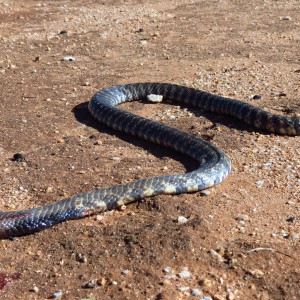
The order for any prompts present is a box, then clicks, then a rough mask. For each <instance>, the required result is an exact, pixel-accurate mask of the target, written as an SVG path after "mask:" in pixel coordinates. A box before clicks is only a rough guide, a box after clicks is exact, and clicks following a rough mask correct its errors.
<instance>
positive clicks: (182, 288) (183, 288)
mask: <svg viewBox="0 0 300 300" xmlns="http://www.w3.org/2000/svg"><path fill="white" fill-rule="evenodd" d="M177 289H178V291H180V292H186V291H188V290H189V289H190V288H189V287H188V286H182V287H179V288H177Z"/></svg>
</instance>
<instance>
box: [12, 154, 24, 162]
mask: <svg viewBox="0 0 300 300" xmlns="http://www.w3.org/2000/svg"><path fill="white" fill-rule="evenodd" d="M12 161H17V162H24V161H26V157H25V155H24V154H22V153H15V154H14V155H13V158H12Z"/></svg>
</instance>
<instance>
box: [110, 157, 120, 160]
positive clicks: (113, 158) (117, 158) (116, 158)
mask: <svg viewBox="0 0 300 300" xmlns="http://www.w3.org/2000/svg"><path fill="white" fill-rule="evenodd" d="M111 159H112V160H117V161H119V160H121V158H120V157H118V156H114V157H112V158H111Z"/></svg>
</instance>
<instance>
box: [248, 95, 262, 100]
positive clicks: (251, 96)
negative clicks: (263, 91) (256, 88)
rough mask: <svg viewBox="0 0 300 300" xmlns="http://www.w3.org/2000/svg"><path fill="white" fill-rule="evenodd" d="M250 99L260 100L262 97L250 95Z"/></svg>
mask: <svg viewBox="0 0 300 300" xmlns="http://www.w3.org/2000/svg"><path fill="white" fill-rule="evenodd" d="M249 98H250V99H253V100H258V99H260V98H261V95H250V96H249Z"/></svg>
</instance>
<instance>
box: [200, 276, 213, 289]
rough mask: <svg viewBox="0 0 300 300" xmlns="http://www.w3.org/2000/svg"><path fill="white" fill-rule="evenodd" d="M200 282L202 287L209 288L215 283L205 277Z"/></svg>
mask: <svg viewBox="0 0 300 300" xmlns="http://www.w3.org/2000/svg"><path fill="white" fill-rule="evenodd" d="M199 284H200V286H202V287H206V288H209V287H211V286H212V284H213V283H212V281H211V280H209V279H206V278H204V279H201V280H199Z"/></svg>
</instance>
